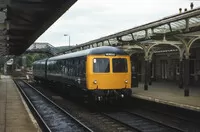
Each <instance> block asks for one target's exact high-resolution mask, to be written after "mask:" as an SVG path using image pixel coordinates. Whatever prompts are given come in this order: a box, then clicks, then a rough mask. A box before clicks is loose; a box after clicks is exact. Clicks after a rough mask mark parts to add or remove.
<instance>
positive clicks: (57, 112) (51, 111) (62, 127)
mask: <svg viewBox="0 0 200 132" xmlns="http://www.w3.org/2000/svg"><path fill="white" fill-rule="evenodd" d="M14 81H15V83H16V85H17V86H18V88H19V90H20V92H21V93H22V95H23V97H24V98H25V100H26V102H27V104H28V105H29V107H30V109H31V111H32V112H33V114H34V116H36V119H37V121H38V122H39V125H40V127H41V129H42V130H43V131H48V132H58V131H59V132H63V131H65V132H67V131H69V132H72V131H75V132H92V130H91V129H90V128H88V127H87V126H85V125H84V124H83V123H81V122H80V121H79V120H77V119H76V118H75V117H73V116H72V115H70V114H69V113H68V112H67V111H65V110H64V109H62V108H61V107H59V106H58V105H56V104H55V103H54V102H52V101H51V100H49V99H48V98H47V97H46V96H45V95H43V94H42V93H41V92H39V91H38V90H36V89H35V88H33V87H32V86H30V85H29V84H27V83H25V82H24V81H22V80H14Z"/></svg>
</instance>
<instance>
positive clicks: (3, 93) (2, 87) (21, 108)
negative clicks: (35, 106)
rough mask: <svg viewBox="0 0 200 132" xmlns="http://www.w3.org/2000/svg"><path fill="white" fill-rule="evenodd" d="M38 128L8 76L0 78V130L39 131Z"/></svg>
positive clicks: (7, 131) (13, 131)
mask: <svg viewBox="0 0 200 132" xmlns="http://www.w3.org/2000/svg"><path fill="white" fill-rule="evenodd" d="M39 131H40V129H39V127H38V125H37V123H36V122H35V120H34V119H33V117H32V115H31V113H30V112H29V110H28V108H27V106H26V105H24V101H23V99H22V97H21V95H20V93H19V91H18V89H17V87H16V85H15V83H14V82H13V80H12V79H11V78H10V77H9V76H1V79H0V132H39Z"/></svg>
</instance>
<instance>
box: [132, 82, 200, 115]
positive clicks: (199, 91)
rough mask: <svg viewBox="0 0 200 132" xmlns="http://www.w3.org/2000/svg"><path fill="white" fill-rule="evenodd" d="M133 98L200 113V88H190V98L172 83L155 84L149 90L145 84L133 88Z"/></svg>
mask: <svg viewBox="0 0 200 132" xmlns="http://www.w3.org/2000/svg"><path fill="white" fill-rule="evenodd" d="M132 92H133V96H134V97H137V98H141V99H146V100H150V101H155V102H159V103H163V104H168V105H172V106H177V107H181V108H185V109H190V110H195V111H199V112H200V101H199V100H200V88H198V87H190V96H188V97H185V96H184V89H180V88H179V87H178V85H177V84H175V83H172V82H153V83H152V85H150V86H149V88H148V90H147V91H145V90H144V84H141V83H140V84H139V86H138V87H137V88H132Z"/></svg>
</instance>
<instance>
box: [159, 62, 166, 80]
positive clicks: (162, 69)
mask: <svg viewBox="0 0 200 132" xmlns="http://www.w3.org/2000/svg"><path fill="white" fill-rule="evenodd" d="M160 64H161V78H162V79H167V69H168V65H167V60H161V61H160Z"/></svg>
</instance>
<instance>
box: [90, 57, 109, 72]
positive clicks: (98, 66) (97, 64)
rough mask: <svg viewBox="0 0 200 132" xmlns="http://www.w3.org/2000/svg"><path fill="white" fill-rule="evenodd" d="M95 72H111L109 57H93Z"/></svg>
mask: <svg viewBox="0 0 200 132" xmlns="http://www.w3.org/2000/svg"><path fill="white" fill-rule="evenodd" d="M93 72H110V62H109V59H107V58H95V59H93Z"/></svg>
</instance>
